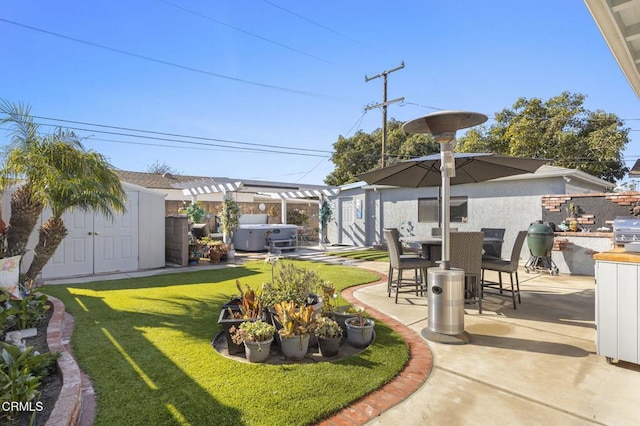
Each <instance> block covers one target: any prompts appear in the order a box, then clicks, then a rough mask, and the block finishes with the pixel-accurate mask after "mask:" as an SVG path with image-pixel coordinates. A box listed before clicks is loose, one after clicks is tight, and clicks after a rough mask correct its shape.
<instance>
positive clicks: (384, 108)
mask: <svg viewBox="0 0 640 426" xmlns="http://www.w3.org/2000/svg"><path fill="white" fill-rule="evenodd" d="M402 68H404V61H402V63H401V64H400V66H399V67H396V68H394V69H392V70H387V71H382V72H381V73H380V74H378V75H374V76H373V77H367V75H366V74H365V76H364V81H365V83H368V82H369V81H371V80H373V79H376V78H379V77H382V81H383V84H382V102H380V103H377V104H375V105H369V106H367V107H365V108H364V110H365V111H369V110H371V109H374V108H378V107H382V154H381V158H382V167H384V166H385V165H386V163H387V152H386V151H387V106H388V105H391V104H394V103H396V102H402V101H404V97H401V98H396V99H393V100H391V101H387V75H389V74H390V73H392V72H394V71H398V70H401V69H402Z"/></svg>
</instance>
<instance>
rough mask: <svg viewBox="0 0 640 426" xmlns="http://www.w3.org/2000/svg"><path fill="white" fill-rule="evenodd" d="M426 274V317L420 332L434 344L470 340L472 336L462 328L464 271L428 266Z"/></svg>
mask: <svg viewBox="0 0 640 426" xmlns="http://www.w3.org/2000/svg"><path fill="white" fill-rule="evenodd" d="M427 276H428V279H427V283H428V286H427V303H428V307H429V318H428V319H427V328H424V329H422V331H421V333H420V334H421V335H422V336H423V337H424V338H425V339H427V340H430V341H432V342H437V343H448V344H454V345H456V344H457V345H463V344H465V343H469V342H470V341H471V336H470V335H469V333H467V332H465V331H464V271H463V270H462V269H457V268H451V269H440V268H429V270H428V272H427Z"/></svg>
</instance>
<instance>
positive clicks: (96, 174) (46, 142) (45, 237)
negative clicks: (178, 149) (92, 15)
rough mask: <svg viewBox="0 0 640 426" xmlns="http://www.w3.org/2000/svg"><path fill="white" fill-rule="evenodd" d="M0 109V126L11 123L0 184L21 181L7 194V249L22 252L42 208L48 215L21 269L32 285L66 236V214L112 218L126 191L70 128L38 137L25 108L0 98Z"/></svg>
mask: <svg viewBox="0 0 640 426" xmlns="http://www.w3.org/2000/svg"><path fill="white" fill-rule="evenodd" d="M0 112H3V113H5V114H6V115H7V117H6V118H4V119H2V120H1V121H0V124H4V123H12V124H13V127H14V132H13V138H12V143H11V145H10V147H9V150H8V151H7V152H6V154H5V156H4V164H3V166H4V167H3V168H2V170H1V171H0V183H2V184H3V188H4V187H6V184H7V183H10V182H16V181H17V179H18V178H22V179H25V180H26V183H25V184H24V185H23V186H22V187H20V188H19V189H18V191H16V192H15V193H14V195H13V196H12V202H11V206H12V210H11V219H10V221H9V226H10V227H9V231H7V232H8V235H7V240H8V252H10V253H15V254H24V251H25V247H26V243H27V240H28V238H29V235H30V234H31V232H32V231H33V228H34V227H35V223H36V222H37V220H38V217H39V216H40V214H41V213H42V211H43V207H49V208H50V209H51V213H52V215H51V217H50V218H49V219H48V220H47V221H46V222H45V223H44V224H43V225H42V226H41V227H40V229H39V239H38V244H37V245H36V247H35V249H34V258H33V261H32V262H31V265H30V266H29V270H28V271H27V273H26V276H27V282H30V283H32V282H33V280H34V279H35V278H36V276H37V275H38V274H39V273H40V271H42V268H43V267H44V265H46V263H47V262H48V261H49V259H50V258H51V256H52V255H53V254H54V252H55V250H56V248H57V247H58V245H60V243H61V242H62V240H63V239H64V237H65V236H66V235H67V229H66V227H65V225H64V222H63V220H62V215H63V214H64V213H65V212H67V211H69V210H71V209H73V208H79V209H80V210H84V211H88V210H94V211H97V212H99V213H102V214H103V215H105V216H106V217H107V218H112V217H113V213H114V212H120V211H124V206H125V200H126V194H125V192H124V189H123V188H122V185H121V183H120V180H119V179H118V177H117V175H116V174H115V173H114V172H113V170H112V167H111V165H110V164H109V163H108V161H106V159H105V158H104V157H103V156H102V155H101V154H99V153H96V152H94V151H86V150H85V149H84V147H83V146H82V144H81V143H80V140H79V139H78V137H77V136H76V135H75V134H74V133H73V132H70V131H64V130H61V129H58V130H56V131H55V132H54V133H53V134H51V135H48V136H46V137H41V136H39V134H38V126H37V125H36V124H35V123H34V122H33V120H32V118H31V117H30V114H29V108H26V107H23V106H20V105H18V106H14V105H11V104H8V103H1V102H0ZM14 201H15V202H14ZM14 209H15V210H14ZM14 217H15V219H14ZM11 228H14V229H13V231H11ZM10 231H11V232H13V234H11V233H10Z"/></svg>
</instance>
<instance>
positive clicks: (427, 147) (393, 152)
mask: <svg viewBox="0 0 640 426" xmlns="http://www.w3.org/2000/svg"><path fill="white" fill-rule="evenodd" d="M333 149H334V152H333V155H332V156H331V161H333V163H334V164H335V165H336V168H335V170H334V171H333V172H331V173H330V174H329V175H328V176H327V177H326V178H325V180H324V181H325V183H326V184H327V185H333V186H338V185H343V184H345V183H351V182H356V181H358V175H359V174H361V173H365V172H368V171H370V170H373V169H375V168H377V167H380V164H381V161H380V160H381V152H382V129H376V130H375V131H373V133H365V132H363V131H362V130H359V131H358V132H356V134H355V135H353V136H352V137H349V138H345V137H344V136H342V135H340V136H338V140H337V141H336V142H335V143H334V144H333ZM439 151H440V146H439V145H438V144H437V143H436V142H434V141H433V139H432V138H431V135H412V134H408V133H406V132H405V131H404V130H402V123H401V122H399V121H396V120H395V119H393V118H392V119H391V120H390V121H389V123H388V125H387V147H386V153H387V163H388V164H393V163H395V162H398V161H401V160H405V159H409V158H414V157H420V156H423V155H428V154H431V153H434V152H439Z"/></svg>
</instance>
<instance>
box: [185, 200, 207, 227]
mask: <svg viewBox="0 0 640 426" xmlns="http://www.w3.org/2000/svg"><path fill="white" fill-rule="evenodd" d="M206 214H207V213H206V212H205V211H204V208H203V207H202V205H200V203H191V204H189V206H188V207H187V215H188V216H189V219H191V222H193V223H202V219H204V216H205V215H206Z"/></svg>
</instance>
